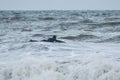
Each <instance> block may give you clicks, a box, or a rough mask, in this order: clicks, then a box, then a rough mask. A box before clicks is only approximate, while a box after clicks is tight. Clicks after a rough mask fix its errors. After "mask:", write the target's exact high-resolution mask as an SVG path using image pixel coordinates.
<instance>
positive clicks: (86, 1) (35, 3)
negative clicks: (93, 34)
mask: <svg viewBox="0 0 120 80" xmlns="http://www.w3.org/2000/svg"><path fill="white" fill-rule="evenodd" d="M56 9H57V10H120V0H0V10H56Z"/></svg>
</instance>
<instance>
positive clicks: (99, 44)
mask: <svg viewBox="0 0 120 80" xmlns="http://www.w3.org/2000/svg"><path fill="white" fill-rule="evenodd" d="M52 35H57V38H58V39H59V40H62V41H64V42H65V43H49V42H41V40H43V39H48V38H50V37H52ZM31 39H33V40H38V42H29V40H31ZM0 80H120V11H117V10H113V11H112V10H111V11H108V10H106V11H89V10H88V11H78V10H74V11H69V10H67V11H64V10H62V11H60V10H58V11H54V10H53V11H52V10H51V11H0Z"/></svg>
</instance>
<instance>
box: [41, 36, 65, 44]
mask: <svg viewBox="0 0 120 80" xmlns="http://www.w3.org/2000/svg"><path fill="white" fill-rule="evenodd" d="M42 41H43V42H58V43H64V41H60V40H57V39H56V35H54V36H53V37H52V38H49V39H47V40H42Z"/></svg>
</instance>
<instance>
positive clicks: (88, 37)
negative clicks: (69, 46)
mask: <svg viewBox="0 0 120 80" xmlns="http://www.w3.org/2000/svg"><path fill="white" fill-rule="evenodd" d="M61 38H62V39H68V40H88V39H97V38H99V37H97V36H95V35H87V34H80V35H77V36H66V37H61Z"/></svg>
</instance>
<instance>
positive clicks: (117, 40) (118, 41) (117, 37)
mask: <svg viewBox="0 0 120 80" xmlns="http://www.w3.org/2000/svg"><path fill="white" fill-rule="evenodd" d="M98 42H117V43H120V35H118V36H114V37H111V38H108V39H104V40H101V41H98Z"/></svg>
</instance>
